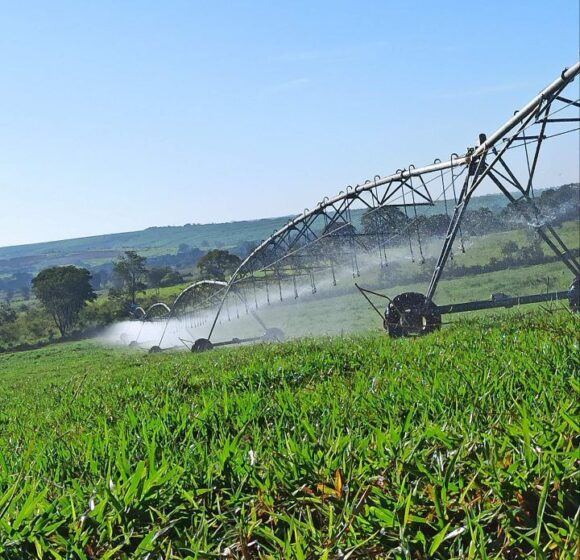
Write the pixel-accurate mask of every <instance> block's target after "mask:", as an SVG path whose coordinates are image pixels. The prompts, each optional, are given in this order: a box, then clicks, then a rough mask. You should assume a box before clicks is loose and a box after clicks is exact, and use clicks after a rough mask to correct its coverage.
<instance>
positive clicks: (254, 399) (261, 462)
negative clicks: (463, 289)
mask: <svg viewBox="0 0 580 560" xmlns="http://www.w3.org/2000/svg"><path fill="white" fill-rule="evenodd" d="M579 327H580V323H579V320H578V318H577V317H573V316H572V315H571V314H569V313H567V312H559V313H553V314H548V313H543V314H541V315H540V314H536V313H527V314H517V315H512V316H510V317H506V316H492V317H486V318H480V319H472V320H470V321H462V322H460V323H459V324H457V325H454V326H453V327H450V328H448V329H446V330H443V331H441V332H439V333H436V334H434V335H430V336H428V337H425V338H421V339H408V340H394V341H393V340H390V339H388V338H387V337H386V336H385V335H384V334H383V333H377V334H367V335H358V336H348V337H336V338H318V339H309V340H298V341H293V342H287V343H284V344H275V345H255V346H248V347H240V348H230V349H222V350H217V351H214V352H210V353H207V354H203V355H199V354H190V353H184V352H182V353H167V354H157V355H147V354H144V353H142V352H138V351H129V350H122V349H116V348H115V349H113V348H105V347H101V346H97V345H95V344H91V343H74V344H73V343H69V344H62V345H55V346H51V347H48V348H45V349H42V350H37V351H30V352H21V353H15V354H6V355H2V356H0V557H1V558H7V559H21V558H36V557H44V558H87V559H89V558H150V559H152V558H262V557H263V558H298V559H306V558H308V559H310V558H312V559H314V558H327V559H330V558H336V559H338V558H351V559H352V558H450V557H453V558H522V557H524V556H526V555H531V556H532V557H536V558H574V557H575V555H577V543H578V539H579V538H580V532H579V526H578V523H579V516H580V513H579V511H580V510H579V508H580V492H579V490H578V488H579V483H580V480H579V463H578V461H579V458H580V455H579V444H580V405H579V403H580V398H579V397H580V394H579V393H580V376H579V371H580V352H579V341H578V332H579Z"/></svg>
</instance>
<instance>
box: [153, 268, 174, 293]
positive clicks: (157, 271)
mask: <svg viewBox="0 0 580 560" xmlns="http://www.w3.org/2000/svg"><path fill="white" fill-rule="evenodd" d="M170 272H171V268H170V267H168V266H154V267H153V268H151V269H150V270H149V272H148V273H147V279H148V280H147V281H148V283H149V286H150V287H151V288H155V292H156V293H159V288H160V287H161V281H162V280H163V278H164V277H165V276H166V275H167V274H169V273H170Z"/></svg>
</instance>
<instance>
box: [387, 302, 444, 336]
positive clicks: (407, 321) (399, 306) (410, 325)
mask: <svg viewBox="0 0 580 560" xmlns="http://www.w3.org/2000/svg"><path fill="white" fill-rule="evenodd" d="M383 324H384V327H385V330H386V331H387V332H388V333H389V336H391V337H393V338H400V337H402V336H421V335H424V334H427V333H430V332H433V331H436V330H438V329H439V328H440V327H441V315H440V314H439V313H437V310H436V306H435V304H433V303H432V302H428V301H427V298H426V297H425V296H424V295H423V294H420V293H418V292H405V293H402V294H399V295H398V296H396V297H395V298H393V299H392V301H391V302H390V303H389V305H388V306H387V308H386V310H385V317H384V320H383Z"/></svg>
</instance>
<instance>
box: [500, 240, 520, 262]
mask: <svg viewBox="0 0 580 560" xmlns="http://www.w3.org/2000/svg"><path fill="white" fill-rule="evenodd" d="M519 250H520V247H519V245H518V244H517V243H516V242H515V241H514V240H513V239H510V240H509V241H506V242H505V243H504V244H503V247H502V248H501V254H502V255H503V256H504V257H507V258H511V257H513V256H514V254H515V253H517V252H518V251H519Z"/></svg>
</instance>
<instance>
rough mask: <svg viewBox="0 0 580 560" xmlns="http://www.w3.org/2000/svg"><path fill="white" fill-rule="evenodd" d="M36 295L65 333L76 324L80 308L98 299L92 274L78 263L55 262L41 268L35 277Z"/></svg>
mask: <svg viewBox="0 0 580 560" xmlns="http://www.w3.org/2000/svg"><path fill="white" fill-rule="evenodd" d="M32 290H33V292H34V295H35V296H36V297H37V298H38V300H39V301H40V302H41V303H42V305H43V306H44V308H45V309H46V310H47V311H48V313H49V314H50V316H51V317H52V319H53V320H54V323H55V325H56V327H57V328H58V330H59V332H60V334H61V336H64V335H65V334H66V333H67V332H68V331H69V330H70V329H71V327H72V326H73V325H74V324H75V322H76V320H77V318H78V315H79V312H80V310H81V309H82V308H83V307H84V306H85V305H86V303H87V302H88V301H92V300H94V299H96V297H97V296H96V294H95V292H94V291H93V288H92V287H91V274H90V272H89V271H88V270H86V269H85V268H77V267H76V266H54V267H51V268H46V269H44V270H43V271H41V272H39V273H38V274H37V275H36V276H35V277H34V279H33V280H32Z"/></svg>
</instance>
